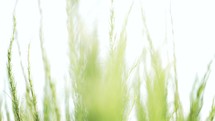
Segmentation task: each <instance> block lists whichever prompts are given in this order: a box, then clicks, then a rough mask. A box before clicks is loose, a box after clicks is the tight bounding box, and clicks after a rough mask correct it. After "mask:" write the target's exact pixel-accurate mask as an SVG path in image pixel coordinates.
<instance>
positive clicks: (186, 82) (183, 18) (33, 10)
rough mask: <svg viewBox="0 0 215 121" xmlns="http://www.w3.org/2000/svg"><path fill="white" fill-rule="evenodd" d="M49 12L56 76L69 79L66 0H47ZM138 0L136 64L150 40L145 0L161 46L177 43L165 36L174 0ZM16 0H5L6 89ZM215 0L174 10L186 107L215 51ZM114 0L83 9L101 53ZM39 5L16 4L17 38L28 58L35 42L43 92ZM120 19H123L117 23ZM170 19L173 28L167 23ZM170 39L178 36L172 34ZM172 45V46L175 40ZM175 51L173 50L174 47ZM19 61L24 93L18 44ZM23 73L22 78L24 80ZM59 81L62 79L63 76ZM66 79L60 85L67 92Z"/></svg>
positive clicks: (123, 5) (0, 22)
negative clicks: (144, 21) (142, 14)
mask: <svg viewBox="0 0 215 121" xmlns="http://www.w3.org/2000/svg"><path fill="white" fill-rule="evenodd" d="M41 1H42V3H41V5H42V9H43V13H44V15H43V16H44V21H43V25H44V37H45V46H46V48H47V53H48V56H49V58H50V60H51V61H50V62H51V65H52V73H53V76H54V77H53V78H54V79H56V80H64V78H65V76H66V70H65V67H66V66H65V65H67V64H68V60H66V59H65V58H67V47H66V46H67V27H66V8H65V7H66V3H65V1H66V0H41ZM140 1H141V0H134V6H133V9H132V11H131V15H130V18H129V23H128V33H129V35H128V43H127V45H128V49H127V63H128V64H129V65H131V63H133V62H134V61H135V59H136V58H137V57H138V56H139V54H140V51H141V48H142V47H143V45H144V43H143V41H142V37H143V36H144V35H143V34H142V28H140V26H141V25H142V23H141V17H140V5H143V7H144V10H145V16H146V19H147V24H148V28H149V31H150V33H151V35H152V39H153V41H154V43H155V45H156V47H157V48H160V49H164V46H165V47H168V49H169V50H171V45H170V44H171V43H169V42H166V41H164V40H165V32H166V31H167V32H170V28H171V26H170V24H169V23H170V16H169V10H170V8H169V7H170V0H142V2H140ZM130 4H131V0H118V2H116V12H117V16H118V17H117V22H118V23H120V22H122V20H123V17H124V15H125V13H126V12H127V11H128V8H129V5H130ZM14 5H15V0H6V1H5V0H0V58H1V59H0V60H1V61H0V90H1V91H0V93H2V91H4V92H3V93H9V91H8V90H5V89H4V81H5V80H7V73H6V72H5V70H6V61H7V49H8V46H9V41H10V38H11V33H12V12H13V8H14ZM214 5H215V2H214V1H213V0H172V16H173V22H174V31H175V36H174V39H175V41H176V54H177V55H176V56H177V66H178V76H179V92H180V96H181V100H182V103H183V106H184V109H185V111H186V112H188V109H189V94H190V92H191V89H192V84H193V82H194V80H195V77H196V75H197V74H199V76H200V77H202V76H203V73H204V72H205V70H206V67H207V64H208V62H209V61H210V60H211V59H212V58H213V56H214V54H215V47H214V45H215V34H214V33H215V22H214V21H215V14H214V11H215V7H214ZM108 12H109V2H108V0H81V7H80V15H81V17H82V18H83V20H84V22H85V24H86V29H88V30H91V28H92V27H93V26H92V25H93V24H94V23H95V22H97V23H98V27H99V28H98V30H99V37H100V39H101V42H100V44H101V56H103V55H104V54H105V53H106V52H107V49H108V40H107V36H108V29H109V28H108V26H109V25H108V22H109V16H108ZM39 17H40V15H39V10H38V6H37V0H19V1H18V4H17V9H16V18H17V40H18V41H19V43H20V47H21V51H22V61H23V62H24V63H26V61H27V60H26V59H27V50H28V49H27V48H28V44H29V43H30V42H31V47H32V48H31V63H32V76H33V80H37V82H35V87H36V92H38V95H40V94H42V93H43V87H42V85H43V83H42V82H43V80H44V79H43V76H44V74H43V71H42V70H43V66H42V64H41V62H42V60H41V52H40V46H39V37H38V32H39ZM118 25H120V24H117V26H118ZM165 25H167V27H168V29H165ZM167 38H168V40H171V39H172V38H173V37H172V36H170V35H168V36H167ZM169 45H170V46H169ZM170 52H171V51H170ZM13 54H14V55H13V64H14V65H13V66H14V75H15V79H17V80H16V81H19V82H18V84H17V87H18V89H19V91H20V93H22V92H23V91H24V90H22V89H23V88H22V87H23V85H22V84H24V79H23V77H22V73H21V68H20V65H19V59H20V58H19V55H18V52H17V46H15V47H14V53H13ZM214 70H215V66H212V73H211V76H210V78H209V81H208V83H207V88H206V91H205V98H204V99H205V103H204V107H203V111H202V115H203V117H205V116H207V114H208V109H209V108H210V106H211V104H212V99H213V97H214V95H215V91H214V89H213V86H214V85H215V80H214V78H215V76H214V75H215V71H214ZM18 79H19V80H18ZM57 84H58V85H60V84H61V83H60V82H59V81H57ZM62 86H63V85H62V84H61V85H60V86H59V87H58V88H57V89H58V91H57V92H58V93H59V94H62V92H61V91H62V88H63V87H62Z"/></svg>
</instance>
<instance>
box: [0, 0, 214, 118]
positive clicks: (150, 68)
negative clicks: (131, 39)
mask: <svg viewBox="0 0 215 121" xmlns="http://www.w3.org/2000/svg"><path fill="white" fill-rule="evenodd" d="M114 2H115V1H114V0H111V1H110V4H111V6H110V17H109V20H110V26H109V28H110V30H109V33H107V34H109V38H108V40H110V41H109V45H110V49H109V52H108V54H107V55H108V56H106V57H105V58H104V59H101V58H99V54H100V50H99V47H100V43H99V42H100V41H99V40H98V32H97V26H95V27H94V31H93V32H92V33H91V34H86V30H85V27H83V25H84V24H82V20H81V18H80V17H79V15H78V8H79V0H67V2H66V4H67V8H66V12H67V30H68V46H69V63H70V66H69V69H68V70H69V71H68V73H69V74H70V77H69V78H66V79H65V80H64V81H66V82H65V91H64V92H65V97H64V99H65V101H64V102H65V108H64V109H65V110H64V111H63V112H64V114H63V113H62V112H61V107H60V104H59V103H58V100H60V99H58V97H59V96H57V95H56V86H57V85H55V82H54V81H53V79H52V75H51V68H50V64H49V60H48V57H47V56H48V55H47V54H46V49H45V47H44V45H43V43H44V41H45V40H44V38H43V34H44V33H43V26H42V23H43V13H42V8H41V5H40V4H41V3H40V0H38V5H39V12H40V15H41V18H40V30H39V38H40V44H41V51H42V60H43V64H44V72H45V86H44V97H43V111H38V105H37V100H41V99H37V97H36V92H35V91H34V85H33V81H37V80H32V78H31V64H30V59H29V58H30V56H33V55H31V54H30V45H29V50H28V57H27V58H28V65H27V67H28V68H27V74H25V71H24V67H23V65H22V62H21V66H22V71H23V75H24V77H25V80H26V81H25V82H26V96H25V97H24V99H25V101H23V102H22V101H20V100H19V98H18V95H17V91H16V90H17V89H16V84H19V83H16V82H15V79H14V76H13V69H12V68H13V66H12V63H11V61H12V60H11V59H12V53H14V52H13V51H12V47H13V43H14V41H15V40H14V36H15V31H16V19H15V15H14V17H13V20H14V21H13V22H14V26H13V34H12V39H11V41H10V45H9V49H8V64H7V72H8V82H9V88H10V92H11V94H10V96H11V101H12V110H13V114H10V112H9V106H8V103H7V102H5V104H4V103H2V102H3V101H4V100H2V99H0V121H1V120H2V121H5V120H7V121H11V120H13V119H14V120H15V121H31V120H34V121H40V120H41V121H60V120H63V119H65V120H67V121H128V120H129V119H128V117H129V115H130V112H131V110H133V109H134V110H135V114H136V120H137V121H172V120H174V121H199V120H200V119H201V116H200V111H201V109H202V106H203V99H204V97H203V96H204V95H203V94H204V90H205V88H206V83H207V80H208V77H209V75H210V72H211V63H212V61H211V62H210V63H209V65H208V68H207V71H206V73H205V75H204V77H203V78H202V79H201V80H200V82H199V83H198V80H197V81H196V82H195V84H194V88H193V91H192V93H191V100H190V102H191V106H190V112H189V114H188V115H185V114H184V113H183V110H182V105H181V103H180V97H179V92H178V84H177V83H178V78H177V66H176V55H175V52H173V60H174V63H173V64H172V65H171V67H163V64H162V61H163V60H162V58H161V56H162V55H161V53H159V51H158V50H157V49H156V48H155V47H154V44H153V40H152V37H151V35H150V33H149V31H148V26H147V22H146V18H145V16H144V12H143V9H142V11H141V13H142V15H141V16H142V20H143V28H144V32H143V34H144V35H146V39H147V41H146V42H145V44H146V45H148V46H149V48H143V49H144V51H143V52H144V53H142V54H141V56H140V57H139V59H138V61H137V62H136V63H134V66H132V67H131V68H130V69H128V68H127V64H126V61H125V54H126V53H125V52H126V41H127V33H126V29H127V28H126V27H127V23H128V21H129V14H130V12H131V10H132V6H133V4H132V5H131V7H130V8H128V12H127V14H126V16H125V18H124V21H122V28H121V29H120V31H117V30H115V25H116V23H115V16H116V14H115V10H114V8H115V6H114ZM173 33H174V32H173ZM173 46H174V44H173ZM19 50H20V49H19ZM19 54H20V55H21V52H19ZM147 61H149V62H147ZM141 68H143V71H141ZM169 68H173V69H172V70H173V71H172V70H171V69H169ZM132 71H134V72H135V73H134V76H135V78H134V79H133V81H134V82H135V84H134V85H135V86H134V93H133V94H134V95H131V93H130V91H131V90H130V89H129V88H128V87H129V86H130V85H128V82H127V81H128V77H129V76H131V72H132ZM171 74H172V76H173V77H174V79H173V81H174V82H173V83H174V87H173V89H174V90H173V91H174V93H173V94H174V105H173V110H171V109H170V108H171V105H170V104H169V102H168V89H169V88H168V83H169V81H171V79H170V75H171ZM26 75H27V76H26ZM142 85H145V87H143V86H142ZM143 88H145V93H146V96H143V94H142V91H141V90H142V89H143ZM132 97H134V99H132ZM132 100H135V102H134V104H135V106H131V105H130V103H131V102H132ZM20 102H21V103H20ZM214 109H215V108H214V104H213V105H212V106H211V111H210V114H209V116H208V118H207V120H208V121H213V120H214V115H215V113H214V112H215V111H214ZM63 116H65V117H63ZM132 118H134V119H135V117H132Z"/></svg>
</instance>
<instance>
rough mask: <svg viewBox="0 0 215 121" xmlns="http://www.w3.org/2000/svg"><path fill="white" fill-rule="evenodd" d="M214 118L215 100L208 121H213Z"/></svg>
mask: <svg viewBox="0 0 215 121" xmlns="http://www.w3.org/2000/svg"><path fill="white" fill-rule="evenodd" d="M214 117H215V105H214V99H213V104H212V106H211V111H210V114H209V116H208V118H207V121H213V120H214Z"/></svg>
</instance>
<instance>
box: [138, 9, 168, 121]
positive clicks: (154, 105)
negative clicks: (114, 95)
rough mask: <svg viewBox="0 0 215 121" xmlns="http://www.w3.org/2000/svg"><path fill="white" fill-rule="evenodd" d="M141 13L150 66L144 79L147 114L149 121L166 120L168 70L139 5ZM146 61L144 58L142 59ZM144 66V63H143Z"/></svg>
mask: <svg viewBox="0 0 215 121" xmlns="http://www.w3.org/2000/svg"><path fill="white" fill-rule="evenodd" d="M141 15H142V20H143V25H144V30H145V34H146V37H147V41H148V44H149V58H150V68H151V70H150V71H148V70H147V69H146V67H145V70H144V71H145V80H146V90H147V103H146V104H147V114H148V120H149V121H158V120H159V121H166V120H169V114H168V113H169V112H168V104H167V80H168V75H169V73H168V71H166V69H164V68H163V67H162V62H161V61H162V60H161V57H160V54H159V52H158V51H157V50H155V48H154V46H153V43H152V39H151V36H150V34H149V31H148V27H147V24H146V19H145V16H144V13H143V8H142V6H141ZM144 61H146V60H144ZM145 66H146V65H145Z"/></svg>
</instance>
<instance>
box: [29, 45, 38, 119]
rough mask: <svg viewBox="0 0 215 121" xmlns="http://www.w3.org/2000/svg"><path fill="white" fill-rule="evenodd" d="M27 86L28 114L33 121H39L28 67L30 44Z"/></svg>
mask: <svg viewBox="0 0 215 121" xmlns="http://www.w3.org/2000/svg"><path fill="white" fill-rule="evenodd" d="M26 85H27V92H26V93H27V97H26V99H27V102H28V103H29V105H28V106H29V107H30V112H31V114H32V115H33V120H34V121H39V113H38V110H37V99H36V95H35V92H34V89H33V83H32V78H31V65H30V44H29V46H28V83H27V84H26Z"/></svg>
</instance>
